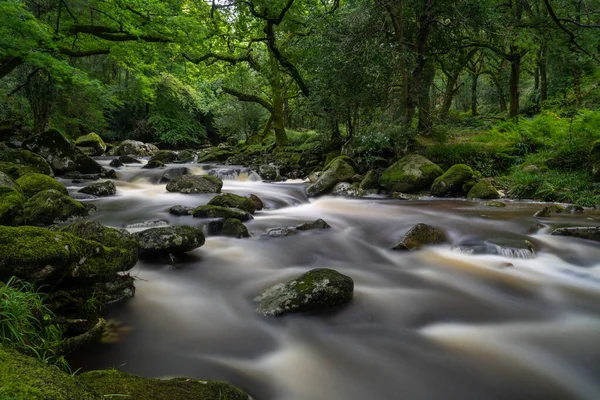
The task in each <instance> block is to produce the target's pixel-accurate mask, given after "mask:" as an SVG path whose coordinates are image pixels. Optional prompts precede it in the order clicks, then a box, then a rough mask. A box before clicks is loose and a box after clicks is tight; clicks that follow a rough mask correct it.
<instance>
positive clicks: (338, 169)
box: [306, 157, 356, 196]
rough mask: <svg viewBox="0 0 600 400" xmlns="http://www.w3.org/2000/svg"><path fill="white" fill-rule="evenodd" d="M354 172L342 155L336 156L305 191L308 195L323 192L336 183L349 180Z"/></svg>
mask: <svg viewBox="0 0 600 400" xmlns="http://www.w3.org/2000/svg"><path fill="white" fill-rule="evenodd" d="M355 174H356V172H355V171H354V168H352V166H351V165H350V164H349V163H348V162H346V160H345V159H344V157H337V158H335V159H334V160H333V161H332V162H331V163H330V164H329V166H328V167H327V168H326V169H325V170H324V171H323V173H322V174H321V175H320V176H319V178H318V179H317V181H316V182H315V183H313V184H312V185H310V186H309V187H308V188H307V189H306V192H307V193H308V195H309V196H319V195H322V194H325V193H327V192H329V191H330V190H331V189H332V188H333V187H334V186H335V185H336V184H337V183H340V182H348V181H350V180H351V179H352V177H353V176H354V175H355Z"/></svg>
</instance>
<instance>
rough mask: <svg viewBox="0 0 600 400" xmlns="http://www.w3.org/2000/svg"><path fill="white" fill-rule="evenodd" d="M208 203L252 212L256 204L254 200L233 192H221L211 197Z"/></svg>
mask: <svg viewBox="0 0 600 400" xmlns="http://www.w3.org/2000/svg"><path fill="white" fill-rule="evenodd" d="M208 205H211V206H221V207H228V208H239V209H240V210H244V211H247V212H249V213H251V214H253V213H254V212H255V211H256V205H255V204H254V201H252V200H251V199H249V198H248V197H244V196H239V195H237V194H233V193H223V194H219V195H217V196H215V197H213V198H212V199H211V200H210V201H209V202H208Z"/></svg>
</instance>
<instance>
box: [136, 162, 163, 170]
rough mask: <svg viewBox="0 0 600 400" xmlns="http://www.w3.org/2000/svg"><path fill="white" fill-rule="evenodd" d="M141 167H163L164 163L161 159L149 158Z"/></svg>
mask: <svg viewBox="0 0 600 400" xmlns="http://www.w3.org/2000/svg"><path fill="white" fill-rule="evenodd" d="M142 168H143V169H156V168H165V164H164V163H163V162H162V161H159V160H150V161H148V163H147V164H146V165H144V166H143V167H142Z"/></svg>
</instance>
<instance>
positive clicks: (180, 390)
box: [77, 370, 250, 400]
mask: <svg viewBox="0 0 600 400" xmlns="http://www.w3.org/2000/svg"><path fill="white" fill-rule="evenodd" d="M77 381H78V382H79V383H82V384H85V385H87V386H89V387H90V388H92V389H93V390H94V391H95V392H97V393H99V394H100V395H101V396H104V398H111V397H114V396H116V394H118V395H119V396H120V397H124V398H128V399H135V400H219V399H227V400H250V397H249V396H248V395H247V394H246V393H244V392H243V391H241V390H240V389H237V388H236V387H233V386H231V385H228V384H227V383H223V382H212V381H203V380H199V379H190V378H174V379H166V380H163V379H149V378H142V377H140V376H136V375H132V374H128V373H125V372H120V371H117V370H107V371H90V372H86V373H83V374H81V375H79V376H78V377H77ZM110 395H114V396H110ZM82 399H83V398H82Z"/></svg>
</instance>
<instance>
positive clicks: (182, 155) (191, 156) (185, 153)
mask: <svg viewBox="0 0 600 400" xmlns="http://www.w3.org/2000/svg"><path fill="white" fill-rule="evenodd" d="M197 157H198V156H197V155H196V153H194V152H192V151H190V150H181V151H180V152H179V153H177V162H179V163H191V162H194V161H195V160H196V158H197Z"/></svg>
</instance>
